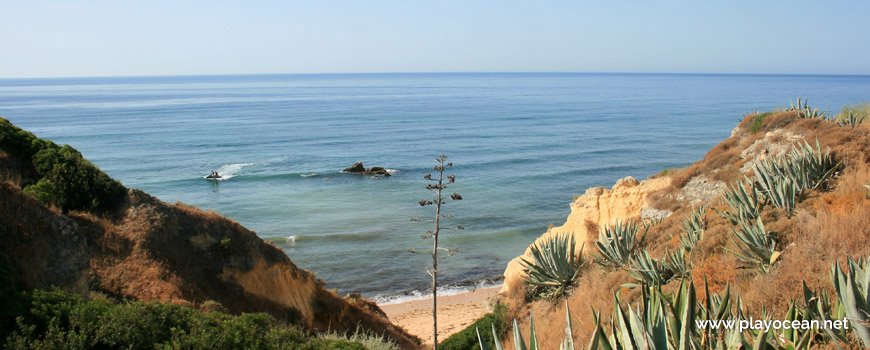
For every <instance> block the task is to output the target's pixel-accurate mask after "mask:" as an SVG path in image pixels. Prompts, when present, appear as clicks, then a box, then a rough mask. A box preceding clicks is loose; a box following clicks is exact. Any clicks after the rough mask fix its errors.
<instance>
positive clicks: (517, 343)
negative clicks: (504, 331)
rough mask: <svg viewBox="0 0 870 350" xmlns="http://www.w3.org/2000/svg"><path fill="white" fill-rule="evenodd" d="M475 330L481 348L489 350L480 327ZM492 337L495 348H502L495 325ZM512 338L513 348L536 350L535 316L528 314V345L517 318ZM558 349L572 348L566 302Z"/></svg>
mask: <svg viewBox="0 0 870 350" xmlns="http://www.w3.org/2000/svg"><path fill="white" fill-rule="evenodd" d="M475 330H476V331H477V340H478V342H479V343H480V349H481V350H489V346H488V345H487V344H486V341H485V340H484V339H483V337H481V336H480V329H478V328H476V327H475ZM492 338H493V340H495V350H504V347H503V346H502V345H501V341H500V340H499V335H498V333H497V332H496V331H495V325H493V326H492ZM513 340H514V349H516V350H538V349H539V348H540V347H539V346H538V335H537V332H535V318H534V317H533V316H532V315H531V314H529V342H528V343H529V345H528V346H526V342H525V340H524V339H523V334H522V332H521V331H520V327H519V325H517V320H516V319H514V320H513ZM559 349H560V350H574V335H573V332H572V331H571V311H570V310H568V302H567V301H566V302H565V333H564V337H563V338H562V342H561V343H560V344H559Z"/></svg>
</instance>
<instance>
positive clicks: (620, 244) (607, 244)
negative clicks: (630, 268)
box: [595, 221, 643, 267]
mask: <svg viewBox="0 0 870 350" xmlns="http://www.w3.org/2000/svg"><path fill="white" fill-rule="evenodd" d="M637 231H638V227H637V224H635V223H634V222H633V221H628V222H621V221H617V222H616V223H615V224H613V225H610V226H607V227H605V228H604V229H603V230H599V231H598V242H595V246H596V247H597V248H598V254H599V255H598V256H597V257H596V258H595V262H596V263H598V264H599V265H601V266H605V267H623V266H627V265H629V264H631V258H632V257H633V256H634V254H635V252H637V250H638V249H639V248H640V246H641V245H642V242H643V237H641V238H640V239H638V238H637Z"/></svg>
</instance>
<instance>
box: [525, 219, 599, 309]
mask: <svg viewBox="0 0 870 350" xmlns="http://www.w3.org/2000/svg"><path fill="white" fill-rule="evenodd" d="M575 243H576V242H575V241H574V235H571V234H566V235H562V236H559V237H553V238H552V239H550V240H548V241H546V242H544V243H543V244H540V245H532V256H533V257H534V262H530V261H528V260H526V259H523V258H520V264H521V265H522V266H523V268H525V269H526V270H527V271H528V277H527V278H526V283H528V284H529V285H531V286H532V289H531V291H530V294H531V295H532V296H533V297H542V296H543V297H548V298H551V299H558V298H560V297H561V296H562V295H564V294H565V292H567V290H568V288H570V287H571V286H572V285H573V284H574V281H575V280H576V279H577V277H579V276H580V269H581V268H582V267H583V265H584V264H585V263H586V262H585V261H584V260H583V248H580V252H579V253H577V254H575V252H574V248H575Z"/></svg>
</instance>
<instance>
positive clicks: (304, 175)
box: [300, 173, 318, 177]
mask: <svg viewBox="0 0 870 350" xmlns="http://www.w3.org/2000/svg"><path fill="white" fill-rule="evenodd" d="M317 175H318V174H317V173H310V174H302V175H300V176H302V177H312V176H317Z"/></svg>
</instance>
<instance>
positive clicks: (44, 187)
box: [0, 118, 126, 212]
mask: <svg viewBox="0 0 870 350" xmlns="http://www.w3.org/2000/svg"><path fill="white" fill-rule="evenodd" d="M0 150H2V151H4V152H6V153H8V154H11V155H13V156H17V157H21V158H22V159H23V160H25V161H29V162H30V163H31V164H32V165H33V168H34V169H35V170H36V173H37V174H38V178H37V179H33V180H32V182H31V185H29V186H27V187H26V188H25V191H26V192H28V193H30V194H32V195H34V196H36V197H37V198H38V199H39V200H40V201H42V202H43V203H46V204H51V205H55V206H57V207H59V208H61V209H63V210H64V211H68V210H87V211H94V212H95V211H102V210H106V209H108V208H109V207H110V206H111V205H113V204H115V203H117V202H118V201H120V200H121V199H122V198H123V197H124V194H125V193H126V188H124V186H123V185H121V183H120V182H118V181H115V180H114V179H112V178H111V177H109V176H108V175H106V173H104V172H102V171H101V170H100V169H99V168H97V167H96V166H95V165H94V164H93V163H91V162H89V161H88V160H86V159H84V157H82V155H81V153H79V152H78V151H77V150H75V149H74V148H72V147H70V146H69V145H66V146H63V147H60V146H58V145H57V144H55V143H53V142H51V141H48V140H43V139H40V138H38V137H36V136H34V135H33V134H31V133H29V132H27V131H24V130H22V129H20V128H18V127H16V126H15V125H12V123H10V122H9V121H8V120H6V119H2V118H0Z"/></svg>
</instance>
